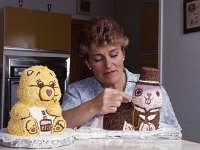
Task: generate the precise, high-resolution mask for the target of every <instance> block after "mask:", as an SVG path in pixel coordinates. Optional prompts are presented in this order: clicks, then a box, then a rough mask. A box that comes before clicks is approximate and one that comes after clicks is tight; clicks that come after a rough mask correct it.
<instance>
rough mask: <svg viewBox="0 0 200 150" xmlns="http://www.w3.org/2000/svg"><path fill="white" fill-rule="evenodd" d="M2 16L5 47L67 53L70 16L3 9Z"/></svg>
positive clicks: (68, 49)
mask: <svg viewBox="0 0 200 150" xmlns="http://www.w3.org/2000/svg"><path fill="white" fill-rule="evenodd" d="M3 16H4V19H3V21H4V27H3V28H4V29H3V30H4V37H3V39H4V40H3V45H4V46H8V47H20V48H27V49H39V50H58V51H70V49H71V16H70V15H67V14H61V13H53V12H43V11H38V10H30V9H24V8H15V7H6V8H5V9H4V12H3Z"/></svg>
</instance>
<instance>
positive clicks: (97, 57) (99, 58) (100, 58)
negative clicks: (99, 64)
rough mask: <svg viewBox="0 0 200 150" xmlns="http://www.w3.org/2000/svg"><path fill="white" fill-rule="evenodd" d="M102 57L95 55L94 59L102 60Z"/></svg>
mask: <svg viewBox="0 0 200 150" xmlns="http://www.w3.org/2000/svg"><path fill="white" fill-rule="evenodd" d="M102 59H103V58H102V57H101V56H96V57H94V61H100V60H102Z"/></svg>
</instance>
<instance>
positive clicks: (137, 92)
mask: <svg viewBox="0 0 200 150" xmlns="http://www.w3.org/2000/svg"><path fill="white" fill-rule="evenodd" d="M142 92H143V91H142V89H140V88H139V89H137V90H135V96H141V95H142Z"/></svg>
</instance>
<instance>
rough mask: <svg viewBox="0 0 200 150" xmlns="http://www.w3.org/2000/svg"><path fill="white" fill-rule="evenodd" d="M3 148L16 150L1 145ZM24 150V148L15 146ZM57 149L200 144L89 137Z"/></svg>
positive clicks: (167, 148) (179, 149)
mask: <svg viewBox="0 0 200 150" xmlns="http://www.w3.org/2000/svg"><path fill="white" fill-rule="evenodd" d="M0 149H1V150H14V149H13V148H9V147H2V146H0ZM15 149H16V150H20V149H21V150H24V149H23V148H15ZM55 149H56V150H66V149H72V150H85V149H87V150H94V149H95V150H107V149H108V150H116V149H119V150H125V149H129V150H130V149H137V150H144V149H145V150H146V149H147V150H155V149H156V150H172V149H173V150H189V149H192V150H199V149H200V144H199V143H194V142H190V141H186V140H139V141H137V140H131V139H87V140H76V141H74V142H73V143H72V144H70V145H67V146H63V147H59V148H55Z"/></svg>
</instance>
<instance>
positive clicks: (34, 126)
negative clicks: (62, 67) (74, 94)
mask: <svg viewBox="0 0 200 150" xmlns="http://www.w3.org/2000/svg"><path fill="white" fill-rule="evenodd" d="M17 97H18V102H17V103H16V104H15V105H14V106H13V107H12V109H11V112H10V120H9V122H8V127H7V129H8V133H9V134H12V135H17V136H35V135H39V134H47V135H48V134H54V133H60V132H63V131H64V130H65V128H66V127H67V124H66V122H65V120H64V118H63V117H62V109H61V107H60V103H59V100H60V98H61V91H60V87H59V84H58V80H57V78H56V75H55V73H54V72H53V71H52V70H50V69H48V68H47V67H45V66H32V67H30V68H28V69H25V70H24V71H23V73H22V75H21V77H20V82H19V87H18V89H17Z"/></svg>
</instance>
